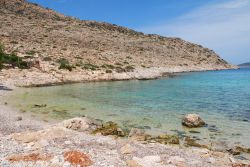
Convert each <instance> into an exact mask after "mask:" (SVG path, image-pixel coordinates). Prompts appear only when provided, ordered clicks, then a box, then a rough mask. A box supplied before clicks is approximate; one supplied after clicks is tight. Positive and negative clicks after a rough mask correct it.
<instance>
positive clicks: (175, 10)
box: [29, 0, 250, 64]
mask: <svg viewBox="0 0 250 167" xmlns="http://www.w3.org/2000/svg"><path fill="white" fill-rule="evenodd" d="M29 1H30V2H34V3H38V4H40V5H42V6H45V7H49V8H51V9H54V10H56V11H58V12H60V13H63V14H65V15H68V16H74V17H77V18H80V19H82V20H96V21H104V22H109V23H113V24H118V25H122V26H126V27H129V28H132V29H135V30H138V31H142V32H145V33H153V34H160V35H164V36H170V37H180V38H183V39H185V40H188V41H191V42H194V43H199V44H202V45H203V46H205V47H208V48H211V49H213V50H215V51H216V52H217V53H218V54H219V55H220V56H221V57H222V58H224V59H225V60H227V61H229V62H231V63H234V64H239V63H242V62H247V61H249V62H250V0H210V1H207V0H185V1H184V0H183V1H180V0H29Z"/></svg>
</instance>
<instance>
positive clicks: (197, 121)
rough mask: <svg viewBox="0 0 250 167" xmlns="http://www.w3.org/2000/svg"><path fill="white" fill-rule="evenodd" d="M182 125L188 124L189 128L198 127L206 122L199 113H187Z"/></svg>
mask: <svg viewBox="0 0 250 167" xmlns="http://www.w3.org/2000/svg"><path fill="white" fill-rule="evenodd" d="M182 125H184V126H187V127H189V128H197V127H202V126H204V125H205V122H204V121H203V120H202V119H201V117H200V116H199V115H198V114H187V115H186V116H185V117H184V118H183V119H182Z"/></svg>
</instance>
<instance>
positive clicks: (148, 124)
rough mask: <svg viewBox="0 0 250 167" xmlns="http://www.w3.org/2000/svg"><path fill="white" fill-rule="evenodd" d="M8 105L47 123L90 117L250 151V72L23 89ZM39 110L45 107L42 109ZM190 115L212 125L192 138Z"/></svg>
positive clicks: (185, 75) (193, 134) (246, 70)
mask: <svg viewBox="0 0 250 167" xmlns="http://www.w3.org/2000/svg"><path fill="white" fill-rule="evenodd" d="M8 102H9V103H10V104H11V105H12V106H14V107H17V108H19V109H22V110H25V111H30V112H32V113H33V114H36V115H39V116H41V117H42V118H44V119H49V118H56V119H65V118H70V117H75V116H81V115H85V116H90V117H94V118H98V119H102V120H104V121H109V120H111V121H115V122H118V123H119V124H120V125H121V126H123V127H126V128H128V127H141V128H145V129H148V131H149V132H151V133H162V132H163V133H171V134H175V133H177V134H179V135H186V136H193V137H195V138H197V139H202V140H203V141H209V142H210V141H225V142H227V143H228V144H241V145H245V146H250V142H249V141H250V129H249V128H250V68H244V69H239V70H225V71H209V72H194V73H182V74H179V75H177V76H176V77H174V78H163V79H159V80H148V81H117V82H99V83H84V84H73V85H64V86H53V87H42V88H25V89H18V90H16V91H15V92H14V94H13V95H11V96H10V97H9V100H8ZM34 104H46V105H47V106H46V107H41V108H37V107H34V106H33V105H34ZM186 113H198V114H200V115H201V117H202V118H203V119H204V120H205V122H206V123H207V124H208V126H207V127H204V128H197V129H194V130H195V131H197V132H199V133H190V132H189V131H190V130H189V129H187V128H184V127H183V126H182V125H181V118H182V117H183V115H184V114H186Z"/></svg>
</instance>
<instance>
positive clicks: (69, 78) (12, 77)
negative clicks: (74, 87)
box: [0, 65, 238, 88]
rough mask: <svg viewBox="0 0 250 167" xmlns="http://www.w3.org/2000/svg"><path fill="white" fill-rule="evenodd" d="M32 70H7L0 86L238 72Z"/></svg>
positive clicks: (193, 69)
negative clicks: (187, 73) (186, 73)
mask: <svg viewBox="0 0 250 167" xmlns="http://www.w3.org/2000/svg"><path fill="white" fill-rule="evenodd" d="M41 68H42V69H37V68H32V69H29V70H19V69H9V70H2V71H0V83H1V84H2V85H3V86H6V87H9V88H14V87H41V86H52V85H63V84H72V83H84V82H101V81H123V80H151V79H158V78H161V77H167V76H172V75H175V74H178V73H184V72H202V71H215V70H232V69H238V67H237V66H233V65H230V66H229V67H225V66H218V67H211V66H203V67H197V66H194V67H168V68H166V67H151V68H136V69H135V70H134V71H133V72H124V73H117V72H114V73H111V74H109V73H104V72H103V71H86V70H74V71H71V72H70V71H67V70H53V71H52V72H51V71H50V70H45V69H43V68H46V65H45V67H43V66H42V67H41Z"/></svg>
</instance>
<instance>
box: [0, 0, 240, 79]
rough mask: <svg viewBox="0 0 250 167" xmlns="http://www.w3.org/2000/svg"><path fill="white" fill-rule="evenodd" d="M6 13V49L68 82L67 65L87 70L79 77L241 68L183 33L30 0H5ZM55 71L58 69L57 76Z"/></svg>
mask: <svg viewBox="0 0 250 167" xmlns="http://www.w3.org/2000/svg"><path fill="white" fill-rule="evenodd" d="M0 13H1V15H0V21H1V23H2V24H1V25H0V42H1V43H3V44H4V45H5V48H6V51H7V52H13V51H14V52H15V53H16V54H17V55H18V56H20V57H23V58H26V59H27V61H35V62H38V63H35V64H38V65H37V66H36V69H33V68H32V69H33V71H36V70H38V72H41V73H43V74H46V75H49V76H50V78H53V77H55V78H54V79H55V80H57V81H56V82H66V81H65V76H64V75H66V74H65V73H67V71H65V70H63V69H62V68H61V67H72V68H71V70H72V72H71V74H70V75H72V76H73V75H74V73H77V74H79V75H81V76H80V78H81V79H76V78H75V79H76V80H77V81H78V80H79V81H82V80H85V79H86V76H84V77H83V76H82V75H89V78H92V79H93V75H98V76H96V78H99V79H101V80H102V79H105V80H106V79H107V80H109V79H136V78H152V77H155V76H159V75H161V74H162V73H166V72H180V71H201V70H217V69H231V68H236V67H235V66H233V65H231V64H229V63H227V62H226V61H225V60H223V59H221V58H220V57H219V55H217V54H216V53H215V52H214V51H212V50H210V49H208V48H204V47H202V46H201V45H198V44H194V43H190V42H188V41H185V40H182V39H180V38H169V37H163V36H160V35H156V34H144V33H142V32H137V31H135V30H132V29H129V28H126V27H122V26H118V25H115V24H110V23H105V22H96V21H87V20H79V19H75V18H72V17H69V16H64V15H62V14H59V13H57V12H55V11H53V10H51V9H45V8H43V7H41V6H39V5H37V4H33V3H29V2H27V1H25V0H1V1H0ZM62 62H63V63H64V64H63V66H62ZM65 63H66V64H65ZM31 64H34V63H31ZM65 65H66V66H65ZM66 69H67V68H66ZM8 71H11V70H8ZM51 71H53V72H54V73H56V74H57V75H53V76H51V75H52V74H51ZM149 71H150V72H149ZM18 73H19V72H18ZM20 73H22V72H20ZM92 73H93V75H92ZM147 73H148V75H147ZM58 75H61V76H60V77H58ZM152 75H153V76H152ZM11 76H12V75H11ZM77 77H79V76H77ZM62 78H63V79H62ZM66 78H68V77H66ZM84 78H85V79H84ZM75 79H73V80H75ZM58 80H59V81H58ZM67 80H69V81H72V79H69V78H68V79H67ZM90 80H91V79H90ZM97 80H98V79H97Z"/></svg>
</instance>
